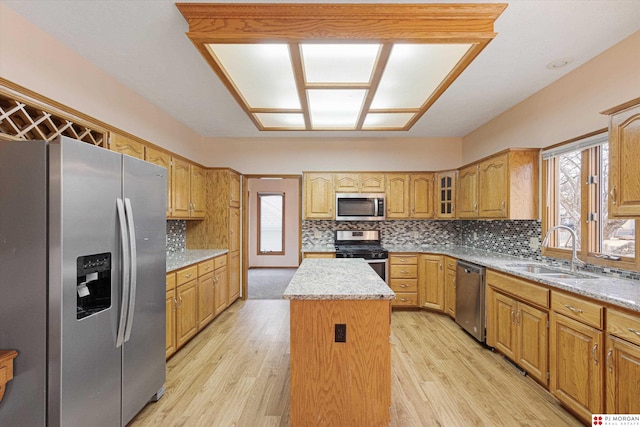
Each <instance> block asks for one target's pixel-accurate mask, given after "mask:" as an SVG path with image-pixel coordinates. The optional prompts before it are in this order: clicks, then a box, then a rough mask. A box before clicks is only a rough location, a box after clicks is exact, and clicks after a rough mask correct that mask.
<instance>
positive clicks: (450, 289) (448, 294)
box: [444, 257, 457, 319]
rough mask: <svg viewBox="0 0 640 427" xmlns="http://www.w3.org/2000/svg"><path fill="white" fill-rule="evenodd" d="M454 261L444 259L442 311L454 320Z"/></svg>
mask: <svg viewBox="0 0 640 427" xmlns="http://www.w3.org/2000/svg"><path fill="white" fill-rule="evenodd" d="M456 261H457V260H456V259H455V258H451V257H444V264H445V267H446V270H445V273H444V311H445V313H447V314H448V315H449V317H451V318H453V319H455V318H456Z"/></svg>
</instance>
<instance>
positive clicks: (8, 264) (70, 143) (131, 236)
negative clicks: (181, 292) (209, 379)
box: [0, 137, 167, 427]
mask: <svg viewBox="0 0 640 427" xmlns="http://www.w3.org/2000/svg"><path fill="white" fill-rule="evenodd" d="M166 173H167V172H166V170H165V169H163V168H160V167H158V166H155V165H152V164H150V163H147V162H144V161H142V160H138V159H134V158H132V157H129V156H126V155H121V154H118V153H115V152H111V151H108V150H105V149H103V148H99V147H95V146H92V145H90V144H86V143H82V142H79V141H76V140H72V139H69V138H65V137H61V138H59V139H57V140H55V141H53V142H51V143H47V142H45V141H16V142H3V141H0V349H15V350H17V351H18V352H19V355H18V357H17V358H16V359H15V360H14V378H13V380H11V381H10V382H8V383H7V388H6V392H5V396H4V400H3V401H2V402H1V403H0V425H2V426H42V425H47V426H51V427H54V426H70V427H75V426H89V425H90V426H96V427H102V426H105V427H106V426H124V425H126V424H127V423H128V422H129V421H130V420H131V419H132V418H133V417H134V416H135V415H136V414H137V413H138V412H139V411H140V409H142V407H144V406H145V404H146V403H147V402H149V401H150V400H153V399H154V398H155V399H157V398H159V397H160V396H161V395H162V393H163V390H164V389H163V384H164V381H165V268H166V267H165V264H166V252H165V251H166V249H165V247H166V218H165V212H166V194H167V193H166V181H167V179H166Z"/></svg>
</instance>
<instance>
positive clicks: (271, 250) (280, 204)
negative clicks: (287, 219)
mask: <svg viewBox="0 0 640 427" xmlns="http://www.w3.org/2000/svg"><path fill="white" fill-rule="evenodd" d="M258 255H284V193H258Z"/></svg>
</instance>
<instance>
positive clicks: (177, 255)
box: [166, 249, 229, 273]
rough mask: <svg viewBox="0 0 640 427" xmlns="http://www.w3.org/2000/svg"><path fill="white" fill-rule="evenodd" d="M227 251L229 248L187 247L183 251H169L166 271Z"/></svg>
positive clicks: (178, 268)
mask: <svg viewBox="0 0 640 427" xmlns="http://www.w3.org/2000/svg"><path fill="white" fill-rule="evenodd" d="M227 253H229V249H187V250H185V251H181V252H167V265H166V272H167V273H171V272H173V271H176V270H180V269H181V268H184V267H188V266H190V265H193V264H197V263H199V262H202V261H205V260H208V259H211V258H215V257H218V256H220V255H224V254H227Z"/></svg>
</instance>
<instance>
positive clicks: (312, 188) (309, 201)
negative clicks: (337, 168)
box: [304, 172, 336, 219]
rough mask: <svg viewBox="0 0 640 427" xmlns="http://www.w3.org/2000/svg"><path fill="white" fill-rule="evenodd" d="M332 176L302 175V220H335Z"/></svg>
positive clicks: (329, 174)
mask: <svg viewBox="0 0 640 427" xmlns="http://www.w3.org/2000/svg"><path fill="white" fill-rule="evenodd" d="M335 204H336V202H335V192H334V190H333V174H331V173H314V172H305V173H304V218H305V219H335V214H334V205H335Z"/></svg>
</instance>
